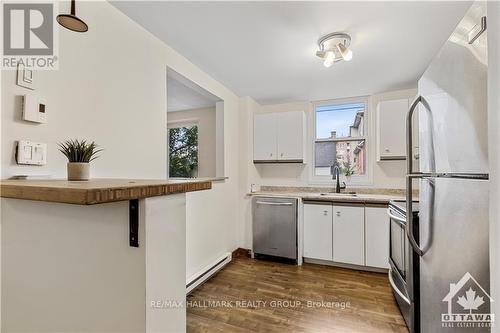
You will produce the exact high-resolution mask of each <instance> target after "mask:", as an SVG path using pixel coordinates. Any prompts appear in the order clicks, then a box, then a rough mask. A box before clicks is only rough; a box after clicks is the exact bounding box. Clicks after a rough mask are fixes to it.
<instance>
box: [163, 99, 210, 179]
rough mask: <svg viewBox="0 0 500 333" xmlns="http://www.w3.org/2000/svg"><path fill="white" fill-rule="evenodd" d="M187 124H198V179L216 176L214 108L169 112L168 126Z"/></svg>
mask: <svg viewBox="0 0 500 333" xmlns="http://www.w3.org/2000/svg"><path fill="white" fill-rule="evenodd" d="M186 122H188V123H189V122H196V123H197V124H198V177H215V175H216V135H217V133H216V115H215V106H214V107H213V108H203V109H193V110H183V111H175V112H168V114H167V124H168V126H169V127H175V126H176V125H181V126H182V123H186Z"/></svg>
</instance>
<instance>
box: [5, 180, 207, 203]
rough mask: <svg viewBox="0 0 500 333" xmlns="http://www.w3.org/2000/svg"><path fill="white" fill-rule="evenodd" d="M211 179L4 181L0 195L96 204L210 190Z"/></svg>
mask: <svg viewBox="0 0 500 333" xmlns="http://www.w3.org/2000/svg"><path fill="white" fill-rule="evenodd" d="M211 188H212V179H210V178H207V179H202V178H198V179H189V180H156V179H106V178H95V179H91V180H88V181H68V180H65V179H44V180H17V179H15V180H14V179H12V180H10V179H9V180H1V181H0V196H1V197H3V198H15V199H26V200H37V201H49V202H60V203H69V204H78V205H94V204H99V203H105V202H114V201H125V200H132V199H141V198H148V197H154V196H161V195H168V194H174V193H185V192H193V191H202V190H209V189H211Z"/></svg>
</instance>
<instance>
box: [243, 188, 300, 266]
mask: <svg viewBox="0 0 500 333" xmlns="http://www.w3.org/2000/svg"><path fill="white" fill-rule="evenodd" d="M252 213H253V226H252V228H253V254H254V256H256V257H258V256H259V255H266V256H273V257H281V258H286V259H291V260H294V261H297V199H295V198H279V197H260V196H258V197H254V198H253V200H252Z"/></svg>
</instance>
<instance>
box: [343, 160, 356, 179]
mask: <svg viewBox="0 0 500 333" xmlns="http://www.w3.org/2000/svg"><path fill="white" fill-rule="evenodd" d="M355 172H356V171H355V169H354V166H352V165H351V163H344V168H343V170H342V173H343V174H344V176H345V178H346V179H347V181H348V182H350V181H351V176H352V175H354V173H355Z"/></svg>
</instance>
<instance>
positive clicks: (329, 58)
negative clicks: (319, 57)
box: [323, 51, 335, 67]
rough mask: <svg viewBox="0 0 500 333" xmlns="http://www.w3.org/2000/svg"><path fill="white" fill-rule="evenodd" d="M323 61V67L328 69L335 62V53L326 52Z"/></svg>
mask: <svg viewBox="0 0 500 333" xmlns="http://www.w3.org/2000/svg"><path fill="white" fill-rule="evenodd" d="M324 59H325V61H324V62H323V65H324V66H325V67H330V66H331V65H333V63H334V62H335V53H333V51H327V52H326V53H325V57H324Z"/></svg>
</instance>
